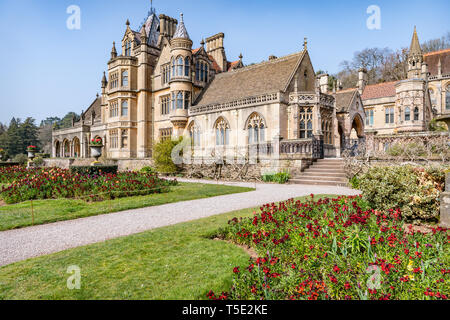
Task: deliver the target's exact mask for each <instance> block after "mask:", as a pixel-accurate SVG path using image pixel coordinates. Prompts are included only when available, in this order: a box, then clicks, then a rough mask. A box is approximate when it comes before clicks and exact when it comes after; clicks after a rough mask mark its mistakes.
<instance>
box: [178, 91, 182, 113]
mask: <svg viewBox="0 0 450 320" xmlns="http://www.w3.org/2000/svg"><path fill="white" fill-rule="evenodd" d="M177 109H183V92H181V91H179V92H178V94H177Z"/></svg>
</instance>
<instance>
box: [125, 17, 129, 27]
mask: <svg viewBox="0 0 450 320" xmlns="http://www.w3.org/2000/svg"><path fill="white" fill-rule="evenodd" d="M125 25H126V26H127V27H129V26H130V20H128V19H127V22H125Z"/></svg>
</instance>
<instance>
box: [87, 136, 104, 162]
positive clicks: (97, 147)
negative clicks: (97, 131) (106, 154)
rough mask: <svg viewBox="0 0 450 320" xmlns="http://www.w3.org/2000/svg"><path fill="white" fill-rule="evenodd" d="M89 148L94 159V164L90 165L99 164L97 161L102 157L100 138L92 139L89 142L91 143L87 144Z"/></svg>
mask: <svg viewBox="0 0 450 320" xmlns="http://www.w3.org/2000/svg"><path fill="white" fill-rule="evenodd" d="M89 147H90V148H91V155H92V157H94V158H95V162H93V163H92V165H99V164H100V162H99V161H98V158H100V157H101V156H102V148H103V141H102V139H101V138H98V137H97V138H94V139H92V140H91V143H90V144H89Z"/></svg>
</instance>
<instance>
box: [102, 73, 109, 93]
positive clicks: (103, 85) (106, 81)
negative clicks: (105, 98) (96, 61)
mask: <svg viewBox="0 0 450 320" xmlns="http://www.w3.org/2000/svg"><path fill="white" fill-rule="evenodd" d="M107 85H108V80H106V72H105V71H103V78H102V89H104V88H106V86H107Z"/></svg>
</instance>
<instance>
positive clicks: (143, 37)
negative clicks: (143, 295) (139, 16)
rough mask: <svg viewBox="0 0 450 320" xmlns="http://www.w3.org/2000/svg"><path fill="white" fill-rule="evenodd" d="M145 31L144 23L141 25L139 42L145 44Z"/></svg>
mask: <svg viewBox="0 0 450 320" xmlns="http://www.w3.org/2000/svg"><path fill="white" fill-rule="evenodd" d="M147 40H148V39H147V32H146V31H145V25H144V26H143V27H142V30H141V43H145V44H147Z"/></svg>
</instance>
